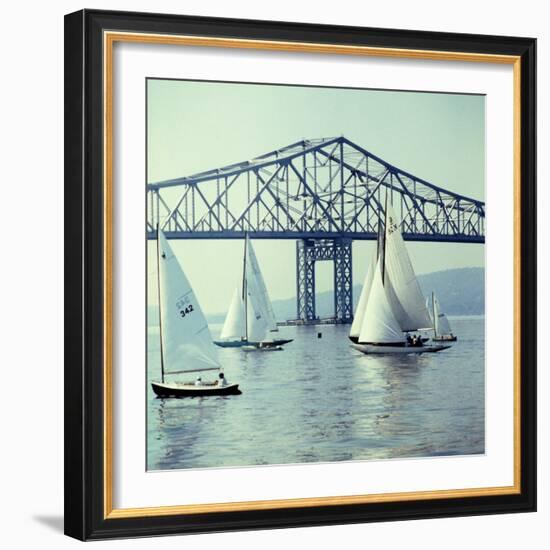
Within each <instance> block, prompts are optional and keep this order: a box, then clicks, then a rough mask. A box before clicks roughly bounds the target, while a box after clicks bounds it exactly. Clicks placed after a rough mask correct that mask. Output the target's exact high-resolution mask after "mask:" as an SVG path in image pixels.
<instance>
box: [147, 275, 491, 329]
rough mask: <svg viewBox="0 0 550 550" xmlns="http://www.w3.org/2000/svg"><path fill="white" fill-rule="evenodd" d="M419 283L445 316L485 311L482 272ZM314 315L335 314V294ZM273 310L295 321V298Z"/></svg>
mask: <svg viewBox="0 0 550 550" xmlns="http://www.w3.org/2000/svg"><path fill="white" fill-rule="evenodd" d="M418 282H419V283H420V288H421V289H422V292H423V294H424V296H428V295H429V294H431V292H432V291H433V292H435V293H436V295H437V298H438V300H439V302H440V304H441V308H442V309H443V311H444V312H445V313H446V314H447V315H483V313H484V312H485V269H484V268H482V267H466V268H461V269H448V270H445V271H436V272H434V273H426V274H424V275H419V276H418ZM360 293H361V285H354V286H353V301H354V309H355V306H356V305H357V301H358V300H359V294H360ZM316 298H317V299H316V306H317V314H318V315H319V316H320V317H323V316H329V315H332V314H333V312H334V295H333V293H332V291H330V292H319V293H318V294H317V297H316ZM273 310H274V311H275V317H276V318H277V319H278V320H282V319H295V318H296V298H287V299H284V300H274V301H273ZM149 316H150V318H151V319H157V318H158V309H157V306H149ZM207 317H208V321H209V322H211V323H222V322H223V320H224V318H225V312H219V313H217V314H212V315H208V316H207Z"/></svg>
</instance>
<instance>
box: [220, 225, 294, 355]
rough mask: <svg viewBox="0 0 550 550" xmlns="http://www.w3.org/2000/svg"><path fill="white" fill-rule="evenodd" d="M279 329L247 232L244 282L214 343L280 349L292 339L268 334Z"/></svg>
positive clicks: (232, 301)
mask: <svg viewBox="0 0 550 550" xmlns="http://www.w3.org/2000/svg"><path fill="white" fill-rule="evenodd" d="M278 330H279V329H278V327H277V322H276V320H275V314H274V312H273V306H272V305H271V300H270V299H269V294H268V293H267V287H266V286H265V282H264V278H263V276H262V272H261V271H260V265H259V263H258V260H257V258H256V253H255V252H254V248H253V246H252V243H251V242H250V239H249V238H248V235H246V236H245V240H244V255H243V278H242V284H241V285H240V286H239V287H237V288H236V289H235V292H234V293H233V298H232V300H231V305H230V306H229V310H228V312H227V316H226V318H225V322H224V325H223V328H222V331H221V334H220V338H221V339H220V340H217V341H215V342H214V343H215V344H216V345H218V346H220V347H222V348H234V347H240V348H242V349H243V350H244V351H255V350H262V351H275V350H281V349H282V348H281V346H282V345H283V344H288V343H289V342H292V340H291V339H283V338H269V337H268V333H272V332H278Z"/></svg>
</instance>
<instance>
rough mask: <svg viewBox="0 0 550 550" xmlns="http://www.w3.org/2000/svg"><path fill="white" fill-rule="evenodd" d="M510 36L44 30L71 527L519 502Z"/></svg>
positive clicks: (527, 254)
mask: <svg viewBox="0 0 550 550" xmlns="http://www.w3.org/2000/svg"><path fill="white" fill-rule="evenodd" d="M535 52H536V42H535V40H534V39H532V38H516V37H499V36H477V35H476V36H474V35H466V34H443V33H431V32H419V31H403V30H391V29H371V28H358V27H335V26H325V25H310V24H300V23H280V22H267V21H244V20H232V19H212V18H202V17H187V16H174V15H160V14H143V13H123V12H107V11H88V10H85V11H81V12H77V13H73V14H70V15H67V16H66V19H65V68H66V73H65V82H66V84H65V159H66V160H65V227H66V240H65V254H66V255H65V260H66V277H65V280H66V294H65V304H66V305H65V308H66V309H65V313H66V327H65V339H66V346H65V437H66V443H65V530H66V533H67V534H68V535H70V536H72V537H76V538H78V539H82V540H89V539H103V538H114V537H136V536H149V535H160V534H170V533H173V534H178V533H179V534H185V533H199V532H212V531H230V530H239V529H262V528H276V527H291V526H307V525H330V524H340V523H353V522H368V521H381V520H397V519H407V518H436V517H449V516H458V515H473V514H489V513H511V512H528V511H534V510H535V508H536V477H535V476H536V462H535V461H536V441H535V434H536V415H535V411H536V270H535V266H536V246H535V244H536V240H535V239H536V237H535V230H536V219H535V215H536V209H535V168H536V159H535V150H536V148H535V137H536V136H535Z"/></svg>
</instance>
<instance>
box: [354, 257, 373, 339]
mask: <svg viewBox="0 0 550 550" xmlns="http://www.w3.org/2000/svg"><path fill="white" fill-rule="evenodd" d="M375 268H376V255H373V257H372V259H371V261H370V263H369V267H368V269H367V274H366V275H365V282H364V283H363V288H362V289H361V295H360V296H359V302H357V309H356V310H355V315H354V317H353V323H352V324H351V329H350V331H349V335H350V336H357V337H358V336H359V333H360V332H361V325H362V324H363V318H364V317H365V309H366V307H367V302H368V299H369V294H370V289H371V288H372V280H373V277H374V270H375Z"/></svg>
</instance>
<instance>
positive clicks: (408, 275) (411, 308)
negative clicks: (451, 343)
mask: <svg viewBox="0 0 550 550" xmlns="http://www.w3.org/2000/svg"><path fill="white" fill-rule="evenodd" d="M385 229H386V231H385V243H384V244H385V246H384V254H385V258H384V261H385V278H384V284H385V285H386V277H387V278H388V279H389V283H390V285H391V287H390V286H389V285H387V286H388V299H389V301H390V303H391V306H392V310H393V312H394V314H395V316H396V317H397V321H398V322H399V324H400V325H401V329H402V330H403V331H404V332H408V331H414V330H418V329H421V328H429V327H431V325H432V323H431V320H430V316H429V314H428V310H427V308H426V304H425V301H424V297H423V296H422V292H421V290H420V285H419V284H418V281H417V279H416V275H415V273H414V269H413V266H412V263H411V259H410V257H409V254H408V252H407V249H406V247H405V242H404V241H403V237H402V236H401V231H400V230H399V226H398V224H397V219H396V217H395V213H394V211H393V208H392V206H391V204H387V205H386V223H385Z"/></svg>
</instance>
